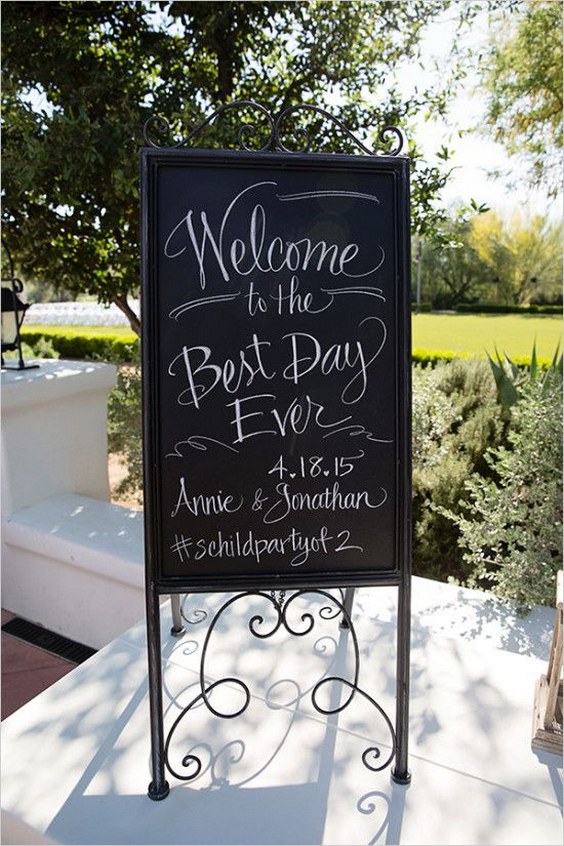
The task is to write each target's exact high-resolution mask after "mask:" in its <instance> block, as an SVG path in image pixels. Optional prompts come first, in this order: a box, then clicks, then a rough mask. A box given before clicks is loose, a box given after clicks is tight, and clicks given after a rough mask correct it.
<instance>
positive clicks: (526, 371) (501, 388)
mask: <svg viewBox="0 0 564 846" xmlns="http://www.w3.org/2000/svg"><path fill="white" fill-rule="evenodd" d="M488 358H489V362H490V366H491V368H492V372H493V375H494V378H495V383H496V386H497V396H498V399H499V402H500V403H501V405H502V406H503V408H511V406H512V405H514V404H515V403H516V402H518V400H519V398H520V396H521V394H522V392H523V389H524V386H525V385H526V384H527V382H536V383H538V386H539V390H540V391H541V393H547V392H549V391H551V390H552V389H553V387H554V386H555V385H556V386H558V385H561V384H562V355H561V354H559V351H558V349H557V350H556V352H555V353H554V357H553V359H552V361H551V363H550V365H549V366H548V367H545V366H543V365H542V364H541V363H540V362H539V361H538V359H537V350H536V344H535V345H534V346H533V352H532V354H531V357H530V360H529V364H528V367H526V368H524V367H520V366H519V365H518V364H517V362H515V361H512V360H511V359H510V358H509V356H508V355H507V354H506V353H504V354H503V356H501V355H500V354H499V352H498V351H497V349H496V357H495V359H494V358H492V357H491V356H490V355H488Z"/></svg>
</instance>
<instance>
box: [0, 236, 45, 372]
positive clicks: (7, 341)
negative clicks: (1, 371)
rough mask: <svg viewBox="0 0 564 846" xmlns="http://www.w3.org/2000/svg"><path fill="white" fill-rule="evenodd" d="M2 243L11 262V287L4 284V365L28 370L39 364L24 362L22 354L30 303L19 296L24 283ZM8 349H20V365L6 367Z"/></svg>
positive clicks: (2, 332) (5, 247)
mask: <svg viewBox="0 0 564 846" xmlns="http://www.w3.org/2000/svg"><path fill="white" fill-rule="evenodd" d="M2 245H3V247H4V249H5V251H6V254H7V256H8V261H9V262H10V287H9V288H8V287H4V285H2V302H1V306H2V327H1V328H2V331H1V335H2V367H4V368H5V369H7V370H28V369H30V368H32V367H38V365H37V364H24V360H23V356H22V341H21V335H20V329H21V325H22V323H23V320H24V317H25V313H26V311H27V310H28V308H29V303H24V302H22V301H21V300H20V298H19V297H18V294H21V292H22V290H23V285H22V283H21V281H20V280H19V279H16V277H15V276H14V264H13V262H12V256H11V255H10V251H9V249H8V248H7V246H6V244H4V242H2ZM8 350H17V351H18V366H17V367H11V368H8V367H5V364H4V353H5V352H7V351H8Z"/></svg>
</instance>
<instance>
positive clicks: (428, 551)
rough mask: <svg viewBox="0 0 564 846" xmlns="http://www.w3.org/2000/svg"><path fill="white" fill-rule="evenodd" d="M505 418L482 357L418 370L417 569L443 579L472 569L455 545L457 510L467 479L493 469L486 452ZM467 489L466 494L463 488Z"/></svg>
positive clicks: (415, 459) (415, 418)
mask: <svg viewBox="0 0 564 846" xmlns="http://www.w3.org/2000/svg"><path fill="white" fill-rule="evenodd" d="M506 425H507V421H506V420H505V419H504V415H503V414H502V413H501V412H500V408H499V406H498V404H497V400H496V388H495V382H494V379H493V377H492V374H491V371H490V368H489V366H488V364H487V362H485V361H481V360H477V359H472V360H469V361H461V360H454V361H452V362H450V363H442V364H437V366H436V367H435V368H433V369H431V368H422V367H414V369H413V526H414V529H413V571H414V573H415V574H416V575H420V576H427V577H429V578H435V579H441V580H443V581H444V580H446V579H447V578H448V577H449V576H450V577H454V578H457V579H464V578H465V577H466V576H468V575H469V568H468V565H467V564H466V562H465V561H464V559H463V557H462V551H461V550H460V549H459V548H458V536H459V529H458V527H457V525H456V523H454V522H453V521H452V520H451V519H449V517H448V516H446V515H445V514H444V513H443V512H442V511H441V510H437V509H438V508H439V509H448V510H449V513H450V512H452V513H458V510H459V508H460V502H461V501H463V500H464V498H465V488H464V485H465V482H466V480H467V479H468V476H469V475H470V474H471V473H473V472H478V473H482V472H485V473H488V472H489V469H488V467H487V465H486V464H485V462H484V458H483V456H484V452H485V451H486V449H487V448H488V447H490V446H492V445H497V444H499V443H500V442H501V440H502V438H503V435H504V432H505V428H506ZM466 496H467V495H466Z"/></svg>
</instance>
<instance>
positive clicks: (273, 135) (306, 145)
mask: <svg viewBox="0 0 564 846" xmlns="http://www.w3.org/2000/svg"><path fill="white" fill-rule="evenodd" d="M245 109H246V110H256V111H258V113H259V115H260V118H261V119H262V120H264V121H265V122H266V126H267V129H268V137H267V139H266V141H265V142H264V144H262V145H261V146H258V145H257V144H254V145H253V143H252V142H253V140H255V139H256V138H257V136H258V135H259V128H258V127H257V124H256V123H251V122H250V121H244V122H243V123H241V124H240V126H239V128H238V131H237V141H238V145H239V149H240V150H245V151H247V152H257V153H262V152H266V151H271V152H277V151H280V152H283V153H309V152H310V148H311V144H312V139H311V134H310V130H308V129H307V128H306V127H304V126H302V125H298V126H295V127H294V128H292V127H291V126H289V128H288V130H287V131H286V134H285V135H284V138H285V139H286V140H285V141H283V140H282V135H283V127H284V125H288V123H289V118H290V117H296V116H297V115H303V114H304V113H310V114H311V113H313V114H314V115H319V116H320V117H322V118H324V119H326V120H329V121H330V122H331V123H332V124H334V125H335V126H337V127H338V128H339V130H340V131H341V132H342V133H343V134H344V135H345V137H346V138H348V139H349V141H352V142H353V144H355V145H356V146H357V147H358V148H360V150H362V152H363V153H365V154H366V155H369V156H379V155H388V156H399V155H400V154H401V152H402V150H403V149H404V147H405V145H406V139H405V135H404V133H403V132H402V130H401V129H399V128H398V127H397V126H389V125H388V126H384V128H383V129H382V130H381V132H380V133H379V136H378V137H379V139H380V141H382V142H385V143H387V142H388V140H389V137H390V135H392V136H394V137H395V139H396V144H395V145H394V146H393V147H392V149H391V150H389V151H387V152H376V151H374V150H371V149H370V148H369V147H367V146H365V144H363V143H362V141H360V140H359V139H358V138H357V137H356V136H355V135H353V133H352V132H351V131H350V129H348V127H346V126H345V124H344V123H343V122H342V121H341V120H339V118H337V117H335V115H332V114H331V113H330V112H328V111H327V110H326V109H323V108H321V107H320V106H314V105H312V104H310V103H301V104H299V105H296V106H289V107H288V108H286V109H284V110H283V111H282V112H281V113H280V114H279V115H278V116H277V117H274V116H273V115H272V114H271V113H270V112H269V111H268V110H267V109H265V108H264V106H261V105H260V104H259V103H255V102H254V101H253V100H237V101H235V102H233V103H226V104H225V105H224V106H221V107H220V108H219V109H216V110H215V111H214V112H213V113H212V114H211V115H209V116H208V117H207V118H206V119H205V120H204V121H203V122H202V123H200V124H199V125H198V126H197V127H196V128H195V129H193V130H192V131H191V132H190V133H189V135H188V136H187V137H186V138H185V139H183V140H181V141H179V142H178V143H176V144H170V145H166V146H170V147H175V148H181V147H187V146H188V145H189V144H190V143H191V142H192V141H193V140H194V139H195V138H197V136H198V135H200V133H201V132H202V131H203V130H204V129H205V127H207V126H210V125H211V124H212V123H213V122H214V121H215V120H216V119H217V118H219V117H220V116H221V115H223V114H225V112H227V111H233V110H245ZM169 134H170V125H169V123H168V121H167V120H166V118H163V117H160V116H157V115H153V116H151V117H150V118H149V119H148V120H147V121H146V123H145V126H144V127H143V138H144V140H145V143H146V144H147V146H149V147H161V146H165V145H163V144H161V143H160V138H161V137H163V136H165V137H166V136H168V135H169ZM290 137H291V138H292V139H293V142H294V143H293V144H292V143H291V141H290V140H289V138H290Z"/></svg>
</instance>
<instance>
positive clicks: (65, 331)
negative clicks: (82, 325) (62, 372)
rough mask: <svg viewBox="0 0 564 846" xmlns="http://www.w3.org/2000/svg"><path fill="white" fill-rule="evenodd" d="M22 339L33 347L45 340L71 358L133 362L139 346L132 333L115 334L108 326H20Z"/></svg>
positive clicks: (60, 353)
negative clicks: (95, 328)
mask: <svg viewBox="0 0 564 846" xmlns="http://www.w3.org/2000/svg"><path fill="white" fill-rule="evenodd" d="M22 340H23V341H25V342H26V343H27V344H29V345H30V346H33V347H34V348H37V345H38V344H40V343H41V341H43V342H48V343H50V344H51V347H52V349H53V350H54V351H55V352H56V353H57V357H59V356H61V357H62V358H71V359H73V358H76V359H99V360H104V361H120V362H128V361H129V362H133V361H135V359H136V356H138V348H139V340H138V338H137V337H136V336H135V335H134V334H133V333H131V334H130V335H129V336H128V335H117V334H115V333H114V332H112V330H111V329H108V330H107V331H106V332H99V331H96V332H94V331H92V332H88V331H86V330H84V329H80V330H76V329H73V328H72V327H69V328H62V327H60V326H56V327H53V328H51V327H47V326H46V327H43V328H41V329H40V330H33V329H26V328H25V327H23V328H22ZM38 357H39V354H38Z"/></svg>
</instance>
